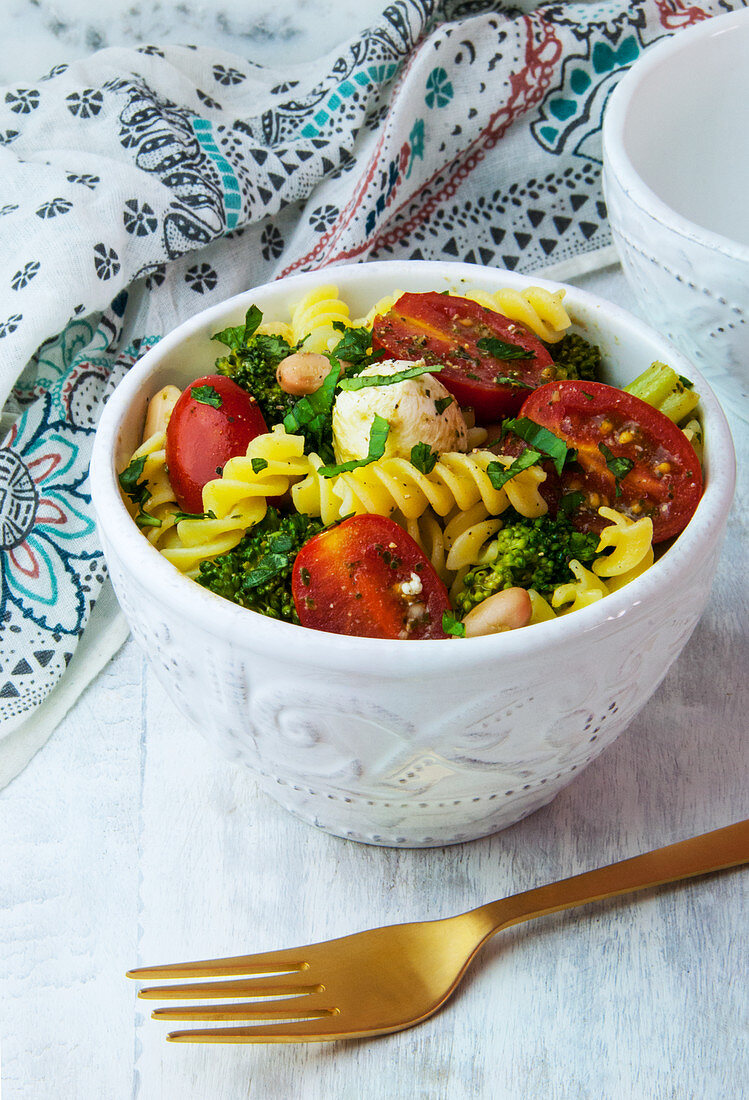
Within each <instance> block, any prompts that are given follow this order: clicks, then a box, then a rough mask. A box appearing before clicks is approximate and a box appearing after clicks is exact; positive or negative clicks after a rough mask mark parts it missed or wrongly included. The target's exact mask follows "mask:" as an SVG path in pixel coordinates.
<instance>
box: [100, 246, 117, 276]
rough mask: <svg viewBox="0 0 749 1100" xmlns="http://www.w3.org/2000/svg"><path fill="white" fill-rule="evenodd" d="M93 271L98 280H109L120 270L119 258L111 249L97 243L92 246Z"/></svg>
mask: <svg viewBox="0 0 749 1100" xmlns="http://www.w3.org/2000/svg"><path fill="white" fill-rule="evenodd" d="M94 270H95V271H96V274H97V275H98V277H99V278H100V279H103V280H106V279H111V278H112V276H113V275H116V274H117V272H118V271H119V270H120V258H119V256H118V255H117V253H116V252H115V250H114V249H113V248H108V247H107V245H105V244H102V243H99V244H97V245H94Z"/></svg>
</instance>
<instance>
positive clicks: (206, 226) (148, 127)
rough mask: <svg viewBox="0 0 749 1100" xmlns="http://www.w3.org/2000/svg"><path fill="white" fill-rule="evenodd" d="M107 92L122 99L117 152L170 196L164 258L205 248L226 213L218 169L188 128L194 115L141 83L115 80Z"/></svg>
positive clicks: (165, 218) (164, 222) (163, 229)
mask: <svg viewBox="0 0 749 1100" xmlns="http://www.w3.org/2000/svg"><path fill="white" fill-rule="evenodd" d="M107 88H108V90H110V91H114V92H118V93H120V94H124V95H125V96H126V98H127V103H126V104H125V106H124V108H123V109H122V111H121V112H120V115H119V123H120V135H119V136H120V143H121V145H122V147H123V148H124V149H129V150H130V151H131V153H132V155H133V159H134V162H135V164H136V166H137V167H138V168H140V169H141V170H142V171H144V172H150V173H152V174H153V175H154V176H155V177H156V178H157V179H159V180H160V181H161V183H163V184H164V186H165V187H167V188H168V189H169V190H170V191H171V192H172V195H173V196H174V197H173V199H172V202H171V203H170V205H169V207H168V208H167V211H166V214H165V215H163V217H162V220H161V235H162V243H163V247H164V251H165V252H166V255H167V258H168V259H170V260H173V259H177V258H178V257H179V256H182V255H184V254H185V252H189V251H191V250H192V249H193V248H195V247H198V246H200V245H205V244H208V243H209V242H210V241H211V240H213V239H214V238H215V237H217V236H219V235H220V234H221V233H222V231H223V230H224V228H225V226H226V212H225V209H224V200H223V189H222V185H221V177H220V175H219V172H218V169H217V167H216V165H215V163H214V162H213V160H212V159H211V157H210V156H209V155H208V154H207V153H206V152H205V150H204V149H203V148H202V147H201V145H200V142H199V141H198V138H197V136H196V134H195V131H194V130H193V127H192V121H191V120H192V119H193V118H194V113H193V112H191V111H188V110H187V109H185V108H179V107H176V106H175V105H174V104H173V103H172V102H171V101H169V100H166V99H163V98H161V97H160V96H159V95H157V94H156V92H154V91H153V90H152V89H151V88H149V87H148V85H146V84H145V83H144V82H143V81H128V80H116V81H111V82H110V83H109V84H108V85H107Z"/></svg>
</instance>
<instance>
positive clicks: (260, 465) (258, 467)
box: [250, 458, 268, 474]
mask: <svg viewBox="0 0 749 1100" xmlns="http://www.w3.org/2000/svg"><path fill="white" fill-rule="evenodd" d="M250 464H251V466H252V472H253V474H259V473H261V472H262V471H263V470H266V469H267V468H268V462H267V460H266V459H264V458H252V459H250Z"/></svg>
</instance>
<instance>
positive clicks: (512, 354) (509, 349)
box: [476, 336, 536, 359]
mask: <svg viewBox="0 0 749 1100" xmlns="http://www.w3.org/2000/svg"><path fill="white" fill-rule="evenodd" d="M476 347H477V348H480V349H481V350H482V351H488V353H489V355H491V356H492V357H493V358H494V359H535V357H536V356H535V353H534V352H532V351H528V349H527V348H524V347H522V346H521V345H520V344H508V343H507V341H506V340H497V338H496V337H495V336H482V337H481V339H480V340H477V341H476Z"/></svg>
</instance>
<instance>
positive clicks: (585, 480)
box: [520, 380, 702, 542]
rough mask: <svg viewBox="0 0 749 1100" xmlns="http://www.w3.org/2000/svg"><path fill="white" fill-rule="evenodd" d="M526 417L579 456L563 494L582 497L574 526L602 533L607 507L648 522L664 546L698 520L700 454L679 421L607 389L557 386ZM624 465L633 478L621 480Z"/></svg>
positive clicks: (529, 404) (565, 475)
mask: <svg viewBox="0 0 749 1100" xmlns="http://www.w3.org/2000/svg"><path fill="white" fill-rule="evenodd" d="M520 415H521V416H525V417H528V419H529V420H533V421H535V423H536V424H541V425H543V426H544V427H545V428H548V429H549V431H551V432H553V433H554V435H557V436H559V437H560V438H561V439H563V440H564V441H565V442H566V443H567V446H568V447H574V448H576V450H577V461H576V462H573V463H571V464H568V465H566V466H565V467H564V469H563V470H562V474H561V479H560V480H561V491H562V492H564V493H569V492H574V491H582V492H583V493H584V499H583V502H582V504H581V505H580V507H579V509H578V511H577V513H576V515H575V516H574V517H573V521H574V522H575V525H576V526H580V527H582V528H583V529H587V530H600V526H601V521H600V517H599V516H598V515H597V510H598V508H599V507H600V506H601V505H604V504H605V505H607V506H608V507H610V508H616V509H617V511H620V512H624V514H625V515H627V516H629V517H630V518H631V519H639V518H640V517H642V516H649V517H650V518H651V519H652V521H653V541H654V542H661V541H662V540H663V539H667V538H671V537H672V536H673V535H678V533H679V532H680V531H682V530H683V529H684V528H685V527H686V525H687V523H688V522H689V520H690V519H691V518H692V515H693V514H694V510H695V508H696V507H697V505H698V504H699V501H700V497H701V496H702V470H701V469H700V463H699V460H698V458H697V455H696V454H695V452H694V448H693V447H692V445H691V443H690V442H689V440H688V439H687V437H686V436H685V435H684V433H683V432H682V431H681V429H680V428H678V427H677V426H676V424H674V423H673V421H671V420H669V419H668V417H667V416H665V415H664V414H663V413H662V412H660V411H659V410H658V409H655V408H653V406H652V405H648V404H647V403H646V402H645V401H641V400H640V398H639V397H633V396H632V395H631V394H629V393H625V392H624V391H623V390H618V389H616V388H615V387H614V386H606V385H604V384H603V383H602V382H581V381H572V380H571V381H565V382H551V383H550V384H549V385H547V386H542V387H541V388H540V389H537V390H535V391H534V392H533V393H532V394H530V395H529V396H528V397H527V398H526V399H525V401H524V402H523V407H522V408H521V410H520ZM601 445H603V447H604V450H602V449H601ZM620 458H623V459H625V460H629V462H631V463H633V465H632V467H631V469H629V470H628V472H627V471H626V469H621V470H620V471H619V472H617V464H616V459H620ZM629 462H627V463H626V466H628V465H629ZM612 467H613V471H614V472H612ZM617 475H618V476H617ZM617 491H618V492H617Z"/></svg>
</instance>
